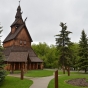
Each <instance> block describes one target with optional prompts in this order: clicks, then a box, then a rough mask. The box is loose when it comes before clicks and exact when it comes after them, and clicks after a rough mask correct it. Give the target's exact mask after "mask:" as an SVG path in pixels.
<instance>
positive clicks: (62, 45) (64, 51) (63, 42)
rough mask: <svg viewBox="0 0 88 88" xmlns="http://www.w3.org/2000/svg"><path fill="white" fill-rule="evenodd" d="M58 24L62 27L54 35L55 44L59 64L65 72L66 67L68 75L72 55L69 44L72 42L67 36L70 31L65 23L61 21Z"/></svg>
mask: <svg viewBox="0 0 88 88" xmlns="http://www.w3.org/2000/svg"><path fill="white" fill-rule="evenodd" d="M60 26H61V27H62V29H61V31H60V34H58V35H56V36H57V38H56V46H57V49H59V50H60V55H59V64H61V66H62V68H63V73H64V74H65V69H67V71H68V75H70V73H69V72H70V71H69V66H70V65H71V56H72V53H71V49H70V45H72V42H71V41H70V38H69V37H68V36H69V34H70V33H72V32H70V31H67V26H66V23H63V22H61V23H60Z"/></svg>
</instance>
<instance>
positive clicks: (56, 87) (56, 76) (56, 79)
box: [55, 70, 58, 88]
mask: <svg viewBox="0 0 88 88" xmlns="http://www.w3.org/2000/svg"><path fill="white" fill-rule="evenodd" d="M55 88H58V70H57V71H55Z"/></svg>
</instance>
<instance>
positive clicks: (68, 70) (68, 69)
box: [67, 67, 70, 76]
mask: <svg viewBox="0 0 88 88" xmlns="http://www.w3.org/2000/svg"><path fill="white" fill-rule="evenodd" d="M67 73H68V76H70V67H67Z"/></svg>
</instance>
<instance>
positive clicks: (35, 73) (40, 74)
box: [25, 70, 54, 77]
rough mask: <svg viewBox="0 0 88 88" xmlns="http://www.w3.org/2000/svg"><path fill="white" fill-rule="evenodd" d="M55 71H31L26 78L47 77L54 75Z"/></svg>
mask: <svg viewBox="0 0 88 88" xmlns="http://www.w3.org/2000/svg"><path fill="white" fill-rule="evenodd" d="M53 72H54V71H51V70H30V71H28V72H27V73H26V74H25V76H28V77H46V76H51V75H53Z"/></svg>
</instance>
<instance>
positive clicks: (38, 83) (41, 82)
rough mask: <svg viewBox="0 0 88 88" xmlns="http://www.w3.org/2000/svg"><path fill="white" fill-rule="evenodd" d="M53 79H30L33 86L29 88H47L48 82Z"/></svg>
mask: <svg viewBox="0 0 88 88" xmlns="http://www.w3.org/2000/svg"><path fill="white" fill-rule="evenodd" d="M53 78H54V76H48V77H41V78H32V79H31V80H32V81H33V85H32V86H31V87H30V88H47V87H48V84H49V82H50V80H51V79H53Z"/></svg>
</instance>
